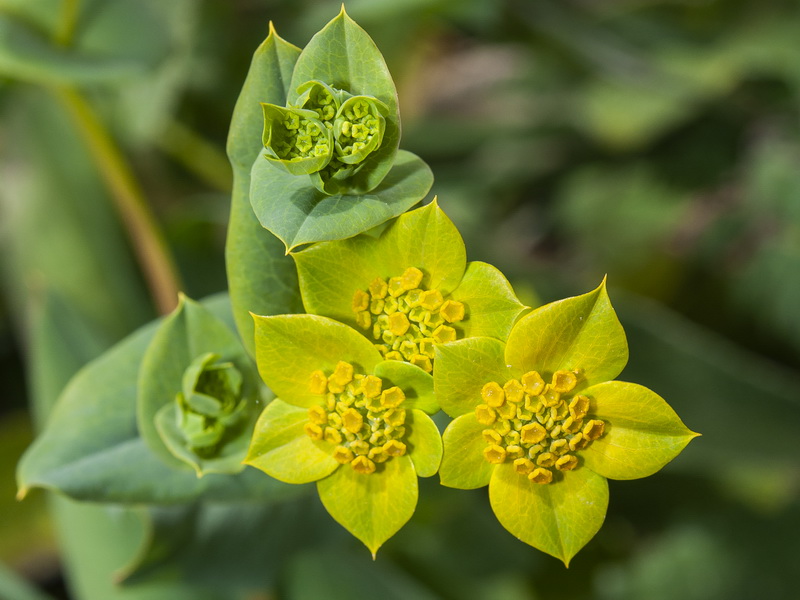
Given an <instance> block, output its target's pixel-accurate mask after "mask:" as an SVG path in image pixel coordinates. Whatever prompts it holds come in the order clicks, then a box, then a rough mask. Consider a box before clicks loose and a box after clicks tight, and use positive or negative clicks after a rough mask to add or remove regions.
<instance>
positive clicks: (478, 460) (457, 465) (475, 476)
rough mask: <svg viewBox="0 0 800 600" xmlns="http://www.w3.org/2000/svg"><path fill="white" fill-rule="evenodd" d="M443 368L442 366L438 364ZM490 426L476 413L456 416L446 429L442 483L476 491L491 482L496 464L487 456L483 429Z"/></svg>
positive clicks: (443, 437)
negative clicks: (484, 454)
mask: <svg viewBox="0 0 800 600" xmlns="http://www.w3.org/2000/svg"><path fill="white" fill-rule="evenodd" d="M437 368H439V367H437ZM484 429H486V425H483V424H481V423H478V421H477V420H476V419H475V413H467V414H464V415H461V416H460V417H456V419H455V420H453V421H452V422H451V423H450V424H449V425H448V426H447V429H445V430H444V434H443V435H442V441H443V443H444V456H443V457H442V466H441V468H440V469H439V479H440V481H441V482H442V485H446V486H447V487H453V488H459V489H462V490H472V489H475V488H479V487H483V486H485V485H488V483H489V480H490V479H491V478H492V472H493V471H494V467H495V465H493V464H491V463H490V462H488V461H487V460H486V459H485V458H484V457H483V451H484V450H485V449H486V442H485V441H484V439H483V435H482V432H483V430H484Z"/></svg>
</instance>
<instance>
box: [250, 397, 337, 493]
mask: <svg viewBox="0 0 800 600" xmlns="http://www.w3.org/2000/svg"><path fill="white" fill-rule="evenodd" d="M306 423H308V411H307V410H306V409H304V408H298V407H296V406H292V405H291V404H287V403H286V402H284V401H283V400H281V399H279V398H276V399H275V400H273V401H272V402H270V403H269V404H268V405H267V407H266V408H265V409H264V412H263V413H261V417H259V419H258V423H256V429H255V431H254V432H253V440H252V443H251V445H250V450H249V451H248V453H247V458H246V459H245V462H246V463H247V464H248V465H251V466H253V467H256V468H257V469H261V470H262V471H264V472H265V473H266V474H267V475H269V476H270V477H274V478H275V479H278V480H279V481H284V482H286V483H309V482H311V481H317V480H319V479H322V478H323V477H327V476H328V475H330V474H331V473H332V472H333V471H334V470H335V469H336V468H337V467H338V466H339V463H338V462H337V461H336V460H335V459H334V458H333V457H332V456H331V453H332V451H333V447H332V446H331V445H330V444H328V443H327V442H325V441H317V442H315V441H312V440H311V438H309V437H308V435H306V432H305V430H304V429H303V426H304V425H305V424H306Z"/></svg>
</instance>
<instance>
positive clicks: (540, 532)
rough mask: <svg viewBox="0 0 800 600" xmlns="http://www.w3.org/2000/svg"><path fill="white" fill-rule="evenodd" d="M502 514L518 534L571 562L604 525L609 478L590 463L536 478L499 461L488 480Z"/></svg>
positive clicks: (492, 498)
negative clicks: (545, 481)
mask: <svg viewBox="0 0 800 600" xmlns="http://www.w3.org/2000/svg"><path fill="white" fill-rule="evenodd" d="M489 501H490V502H491V504H492V510H493V511H494V514H495V515H496V516H497V519H498V520H499V521H500V523H501V524H502V525H503V527H505V528H506V529H507V530H508V531H510V532H511V533H512V534H514V535H515V536H516V537H517V538H519V539H520V540H522V541H523V542H525V543H526V544H530V545H531V546H533V547H534V548H538V549H539V550H541V551H542V552H546V553H547V554H550V555H552V556H555V557H556V558H558V559H560V560H562V561H563V562H564V564H565V565H567V566H569V561H570V560H571V559H572V557H573V556H575V554H577V552H578V550H580V549H581V548H583V546H585V545H586V543H587V542H588V541H589V540H590V539H592V537H593V536H594V534H595V533H597V531H598V530H599V529H600V526H601V525H602V524H603V520H604V519H605V516H606V509H607V508H608V483H607V481H606V479H605V478H604V477H601V476H600V475H597V474H596V473H594V472H592V471H590V470H589V469H583V468H579V469H576V470H575V471H570V472H568V473H564V474H563V476H562V477H561V478H559V479H558V480H557V481H554V482H553V483H548V484H539V483H534V482H532V481H531V480H530V479H528V478H527V477H525V476H522V475H519V474H517V473H516V472H515V471H514V469H513V467H512V466H511V465H510V464H501V465H497V466H496V468H495V470H494V473H493V474H492V479H491V481H490V482H489Z"/></svg>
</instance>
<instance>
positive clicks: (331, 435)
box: [325, 427, 342, 444]
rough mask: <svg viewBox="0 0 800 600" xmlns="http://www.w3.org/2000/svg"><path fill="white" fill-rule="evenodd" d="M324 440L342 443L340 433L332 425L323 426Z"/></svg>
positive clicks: (330, 442)
mask: <svg viewBox="0 0 800 600" xmlns="http://www.w3.org/2000/svg"><path fill="white" fill-rule="evenodd" d="M325 441H326V442H328V443H329V444H341V443H342V434H341V433H339V432H338V431H337V430H336V429H334V428H333V427H326V428H325Z"/></svg>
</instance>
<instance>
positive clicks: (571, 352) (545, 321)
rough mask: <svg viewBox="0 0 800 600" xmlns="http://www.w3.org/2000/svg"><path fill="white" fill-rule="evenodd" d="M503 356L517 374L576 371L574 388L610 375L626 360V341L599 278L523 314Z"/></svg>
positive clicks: (618, 369) (619, 368)
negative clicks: (584, 289) (590, 287)
mask: <svg viewBox="0 0 800 600" xmlns="http://www.w3.org/2000/svg"><path fill="white" fill-rule="evenodd" d="M505 356H506V361H507V363H508V364H509V365H511V366H513V367H514V368H515V369H519V370H520V371H522V372H526V371H531V370H535V371H538V372H539V373H542V374H547V376H549V375H550V374H552V373H554V372H555V371H558V370H559V369H564V370H568V371H572V370H576V369H577V370H580V374H579V383H578V385H579V387H583V386H588V385H593V384H595V383H601V382H603V381H609V380H611V379H614V377H616V376H617V375H619V374H620V372H621V371H622V369H623V367H624V366H625V363H626V362H628V344H627V341H626V339H625V332H624V331H623V329H622V325H620V322H619V320H618V319H617V315H616V313H615V312H614V309H613V308H612V307H611V302H610V301H609V299H608V294H607V293H606V286H605V282H603V283H602V284H601V285H600V287H598V288H597V289H596V290H594V291H592V292H589V293H588V294H583V295H582V296H576V297H574V298H567V299H565V300H559V301H558V302H552V303H550V304H547V305H545V306H543V307H541V308H537V309H536V310H534V311H533V312H531V313H530V314H528V315H526V316H524V317H523V318H522V319H520V320H519V321H518V322H517V324H516V325H515V326H514V328H513V329H512V330H511V334H510V335H509V337H508V343H507V345H506V354H505Z"/></svg>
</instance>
